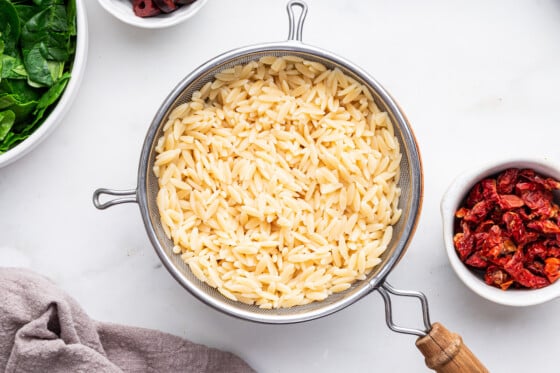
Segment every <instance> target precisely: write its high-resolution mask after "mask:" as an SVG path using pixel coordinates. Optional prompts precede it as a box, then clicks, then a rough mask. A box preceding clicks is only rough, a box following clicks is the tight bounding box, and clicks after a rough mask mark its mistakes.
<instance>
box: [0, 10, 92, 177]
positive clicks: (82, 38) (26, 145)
mask: <svg viewBox="0 0 560 373" xmlns="http://www.w3.org/2000/svg"><path fill="white" fill-rule="evenodd" d="M76 13H77V14H76V18H77V28H78V32H77V35H76V53H75V54H74V61H73V65H72V71H71V74H72V75H71V77H70V80H69V81H68V84H67V85H66V88H65V90H64V92H63V93H62V96H61V97H60V99H59V101H58V103H56V106H55V107H54V108H53V109H52V111H51V112H50V114H49V115H48V117H47V118H46V119H45V121H44V122H43V123H42V124H41V126H39V128H37V129H36V130H35V131H34V132H33V133H32V134H31V135H29V137H28V138H27V139H25V140H23V141H22V142H21V143H19V144H17V145H16V146H15V147H13V148H12V149H10V150H8V151H7V152H5V153H3V154H0V167H3V166H7V165H8V164H10V163H12V162H14V161H16V160H17V159H19V158H21V157H23V156H24V155H25V154H27V153H28V152H30V151H31V150H33V149H34V148H35V147H36V146H37V145H39V143H41V141H43V140H44V139H45V138H47V136H48V135H49V134H50V133H52V131H53V130H54V129H55V128H56V127H57V126H58V124H60V122H61V121H62V119H63V117H64V115H65V114H66V112H67V111H68V109H69V108H70V106H71V105H72V102H73V101H74V98H75V96H76V93H77V91H78V88H79V86H80V84H81V82H82V76H83V75H84V70H85V66H86V61H87V50H88V25H87V16H86V10H85V7H84V0H76Z"/></svg>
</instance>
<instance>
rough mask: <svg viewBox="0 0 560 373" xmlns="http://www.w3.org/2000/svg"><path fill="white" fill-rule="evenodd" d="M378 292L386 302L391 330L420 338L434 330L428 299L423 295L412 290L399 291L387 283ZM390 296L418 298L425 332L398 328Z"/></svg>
mask: <svg viewBox="0 0 560 373" xmlns="http://www.w3.org/2000/svg"><path fill="white" fill-rule="evenodd" d="M377 291H378V292H379V294H381V296H382V297H383V301H384V302H385V320H386V321H387V326H388V327H389V329H391V330H392V331H394V332H397V333H403V334H412V335H417V336H419V337H423V336H425V335H428V333H429V332H430V330H431V329H432V323H431V322H430V313H429V309H428V299H427V298H426V296H425V295H424V294H423V293H421V292H419V291H412V290H398V289H395V288H394V287H392V286H391V285H389V284H388V283H387V282H385V283H383V284H382V285H381V286H380V287H379V288H377ZM390 294H393V295H397V296H403V297H412V298H418V299H419V300H420V304H421V305H422V317H423V321H424V328H425V329H424V330H421V329H413V328H405V327H402V326H398V325H396V324H395V323H394V322H393V310H392V306H391V295H390Z"/></svg>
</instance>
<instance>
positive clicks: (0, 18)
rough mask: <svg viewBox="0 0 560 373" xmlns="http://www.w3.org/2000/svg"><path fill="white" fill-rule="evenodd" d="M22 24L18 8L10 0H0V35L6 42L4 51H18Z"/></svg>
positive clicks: (10, 52)
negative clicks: (17, 46)
mask: <svg viewBox="0 0 560 373" xmlns="http://www.w3.org/2000/svg"><path fill="white" fill-rule="evenodd" d="M19 33H20V24H19V16H18V14H17V11H16V8H15V7H14V5H13V4H12V3H11V2H10V1H9V0H0V36H1V37H2V41H3V42H4V53H6V54H8V55H13V54H14V53H16V45H17V42H18V39H19Z"/></svg>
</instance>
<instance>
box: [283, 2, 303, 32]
mask: <svg viewBox="0 0 560 373" xmlns="http://www.w3.org/2000/svg"><path fill="white" fill-rule="evenodd" d="M298 6H299V7H300V8H301V13H300V15H299V18H298V20H297V23H296V16H295V13H294V8H295V7H298ZM286 9H287V10H288V18H289V21H290V30H289V32H288V40H297V41H301V40H302V33H303V23H304V22H305V16H307V4H306V3H305V2H303V1H299V0H292V1H290V2H289V3H288V5H287V6H286Z"/></svg>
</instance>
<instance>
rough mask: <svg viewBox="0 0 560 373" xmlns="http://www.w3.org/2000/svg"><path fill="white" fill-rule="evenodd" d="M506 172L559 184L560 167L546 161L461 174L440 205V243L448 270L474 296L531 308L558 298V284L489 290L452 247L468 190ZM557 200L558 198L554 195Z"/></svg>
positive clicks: (520, 162) (496, 163)
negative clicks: (521, 171)
mask: <svg viewBox="0 0 560 373" xmlns="http://www.w3.org/2000/svg"><path fill="white" fill-rule="evenodd" d="M508 168H531V169H533V170H535V171H536V172H537V173H540V174H542V175H546V176H550V177H553V178H555V179H557V180H560V165H558V164H555V163H554V162H552V161H551V160H549V159H538V158H534V159H528V158H522V159H508V160H501V161H494V162H489V163H486V164H484V165H480V166H478V167H474V168H473V169H470V170H468V171H465V172H463V173H461V174H460V175H459V176H457V177H456V178H455V180H454V181H453V182H452V183H451V185H450V186H449V188H448V189H447V191H446V192H445V194H444V196H443V198H442V201H441V217H442V221H443V240H444V244H445V250H446V252H447V256H448V258H449V262H450V263H451V267H452V268H453V270H454V271H455V273H456V274H457V276H459V278H460V279H461V280H462V281H463V283H464V284H465V285H466V286H467V287H468V288H469V289H471V290H472V291H474V292H475V293H476V294H478V295H480V296H481V297H483V298H486V299H488V300H490V301H493V302H495V303H499V304H503V305H507V306H518V307H520V306H531V305H536V304H540V303H544V302H547V301H549V300H552V299H554V298H557V297H559V296H560V281H556V282H555V283H553V284H551V285H549V286H547V287H544V288H541V289H508V290H505V291H504V290H501V289H498V288H495V287H493V286H490V285H488V284H486V283H485V282H484V279H483V278H482V277H480V276H478V275H477V274H475V273H474V272H473V271H471V270H470V269H469V268H467V266H466V265H465V264H463V262H461V260H460V259H459V256H458V255H457V253H456V251H455V246H454V244H453V235H454V231H453V230H454V221H455V211H457V209H458V208H459V206H460V205H461V203H462V202H463V200H464V198H465V197H466V195H467V193H468V192H469V190H470V189H471V188H472V187H473V186H474V185H475V184H476V183H477V182H478V181H480V180H482V179H484V178H485V177H488V176H491V175H494V174H497V173H499V172H501V171H503V170H505V169H508ZM555 196H556V197H557V198H555V199H556V201H557V203H558V198H560V195H559V194H556V195H555Z"/></svg>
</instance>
